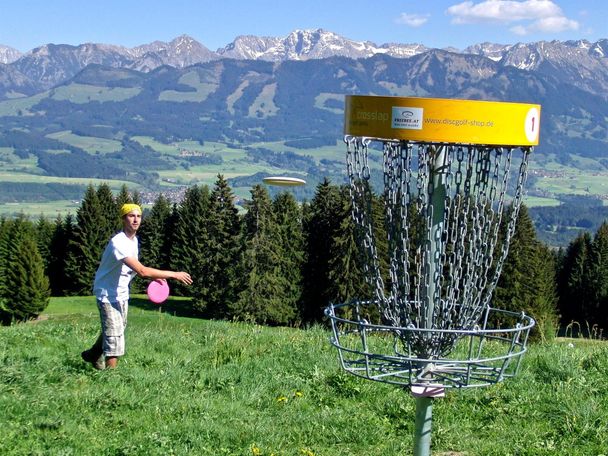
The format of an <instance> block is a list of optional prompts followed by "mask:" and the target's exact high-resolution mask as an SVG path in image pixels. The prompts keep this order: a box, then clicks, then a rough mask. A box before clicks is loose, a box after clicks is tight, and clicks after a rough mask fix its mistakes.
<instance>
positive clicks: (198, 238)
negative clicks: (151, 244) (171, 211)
mask: <svg viewBox="0 0 608 456" xmlns="http://www.w3.org/2000/svg"><path fill="white" fill-rule="evenodd" d="M209 206H210V194H209V188H208V187H207V186H206V185H205V186H202V187H199V186H197V185H195V186H193V187H189V188H188V189H187V190H186V193H185V194H184V198H183V200H182V202H181V203H180V205H179V207H178V208H177V213H176V219H175V226H174V229H173V236H172V240H171V242H172V244H171V258H170V261H171V269H173V270H175V271H188V272H190V273H191V275H192V276H193V277H196V272H194V274H192V272H191V271H197V270H198V268H199V265H200V264H202V263H203V262H204V259H205V255H206V254H207V253H206V252H207V249H208V244H209V226H208V220H209ZM173 292H174V293H175V294H177V295H186V296H188V295H190V294H191V290H190V289H188V288H186V287H185V285H181V284H179V283H176V284H175V285H174V290H173Z"/></svg>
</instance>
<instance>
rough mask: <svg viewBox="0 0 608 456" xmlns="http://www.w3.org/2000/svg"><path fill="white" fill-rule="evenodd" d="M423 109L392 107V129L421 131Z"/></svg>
mask: <svg viewBox="0 0 608 456" xmlns="http://www.w3.org/2000/svg"><path fill="white" fill-rule="evenodd" d="M423 111H424V109H423V108H409V107H404V106H393V116H392V125H391V126H392V128H401V129H404V130H422V113H423Z"/></svg>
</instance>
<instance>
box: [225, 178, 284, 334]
mask: <svg viewBox="0 0 608 456" xmlns="http://www.w3.org/2000/svg"><path fill="white" fill-rule="evenodd" d="M244 223H245V235H244V236H245V238H244V242H245V248H244V251H243V255H242V259H241V264H240V270H241V274H242V277H243V278H244V284H243V289H242V290H241V291H240V293H239V296H238V299H237V301H236V302H235V303H234V304H233V305H231V306H230V311H231V316H232V317H233V318H237V319H241V320H252V321H255V322H257V323H260V324H287V323H289V322H291V321H292V320H293V319H294V318H295V316H296V315H295V312H294V309H293V308H290V307H289V306H288V305H287V304H286V303H285V302H284V300H283V299H282V296H283V293H284V290H285V289H286V288H287V284H286V280H285V278H284V277H282V276H281V275H280V274H279V273H278V264H279V261H280V258H279V257H280V251H279V241H278V230H277V225H276V222H275V221H274V217H273V214H272V205H271V201H270V196H269V195H268V191H267V190H266V189H265V188H264V187H262V186H260V185H256V186H254V187H253V189H252V190H251V201H250V202H249V204H247V214H246V215H245V217H244Z"/></svg>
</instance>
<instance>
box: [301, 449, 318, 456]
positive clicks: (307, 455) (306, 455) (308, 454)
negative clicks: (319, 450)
mask: <svg viewBox="0 0 608 456" xmlns="http://www.w3.org/2000/svg"><path fill="white" fill-rule="evenodd" d="M300 453H301V454H302V455H304V456H315V454H314V453H313V452H312V451H311V450H309V449H308V448H302V449H301V450H300Z"/></svg>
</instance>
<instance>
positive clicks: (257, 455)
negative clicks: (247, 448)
mask: <svg viewBox="0 0 608 456" xmlns="http://www.w3.org/2000/svg"><path fill="white" fill-rule="evenodd" d="M251 454H252V455H253V456H260V455H261V454H262V450H260V449H259V448H258V447H257V446H256V445H255V443H254V444H253V445H251Z"/></svg>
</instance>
